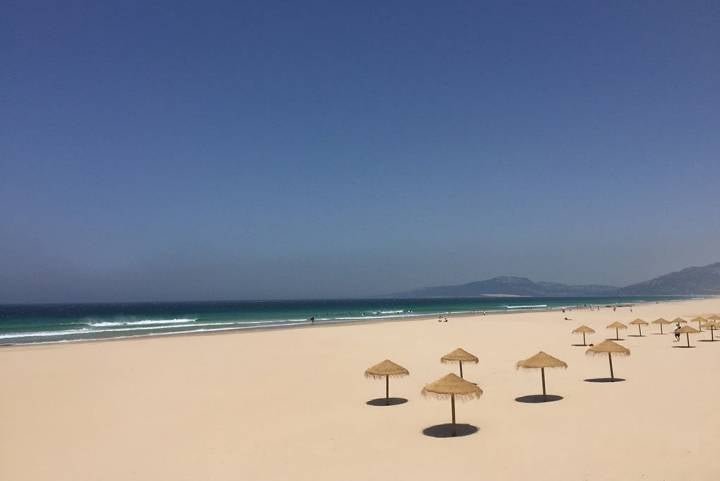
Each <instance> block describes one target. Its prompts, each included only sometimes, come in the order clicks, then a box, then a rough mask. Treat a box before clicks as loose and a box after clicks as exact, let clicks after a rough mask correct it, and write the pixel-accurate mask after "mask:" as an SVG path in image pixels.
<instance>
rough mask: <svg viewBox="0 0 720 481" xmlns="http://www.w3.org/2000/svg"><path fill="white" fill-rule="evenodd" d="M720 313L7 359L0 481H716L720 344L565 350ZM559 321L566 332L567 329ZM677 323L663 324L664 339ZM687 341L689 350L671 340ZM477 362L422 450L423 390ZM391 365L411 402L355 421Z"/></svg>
mask: <svg viewBox="0 0 720 481" xmlns="http://www.w3.org/2000/svg"><path fill="white" fill-rule="evenodd" d="M708 312H720V299H710V300H702V301H686V302H677V303H663V304H647V305H643V306H639V307H635V308H634V312H633V313H630V312H629V310H628V309H618V311H617V312H615V313H613V312H612V310H609V309H604V310H602V311H601V312H589V311H582V312H572V313H568V314H561V313H558V312H552V313H530V314H525V313H516V314H511V315H503V316H499V315H498V316H486V317H465V318H456V319H451V320H450V322H448V323H438V322H436V321H435V320H423V321H404V322H391V323H378V324H369V325H368V324H365V325H354V326H353V325H345V326H332V327H321V326H314V327H310V328H307V329H293V330H283V331H264V332H250V333H248V332H244V333H231V334H222V335H194V336H176V337H166V338H152V339H143V340H125V341H113V342H93V343H79V344H61V345H48V346H28V347H12V348H3V349H0V380H1V381H2V392H0V480H2V481H23V480H48V481H49V480H54V481H62V480H67V481H85V480H87V481H95V480H118V481H119V480H123V481H127V480H155V481H165V480H173V481H179V480H193V481H199V480H247V481H254V480H258V481H259V480H313V481H320V480H425V479H427V480H433V481H437V480H438V479H456V478H459V477H462V478H471V479H486V480H522V479H533V480H538V481H539V480H623V481H625V480H640V479H647V480H678V481H681V480H682V481H685V480H713V481H715V480H718V479H720V455H718V453H719V448H720V410H719V409H718V406H719V403H720V383H718V378H717V369H718V367H719V366H720V342H717V343H709V342H698V341H699V339H706V338H708V337H709V334H708V333H705V332H703V333H702V334H700V335H695V336H691V340H692V343H693V344H694V345H696V346H697V348H695V349H676V348H673V346H675V345H676V344H674V343H673V342H672V340H673V337H672V336H671V335H665V336H658V335H652V334H650V332H655V331H656V330H657V328H656V326H651V327H650V329H648V331H649V332H648V334H649V335H648V336H646V337H643V338H635V337H627V334H628V333H635V330H634V329H631V330H629V331H626V332H625V333H624V335H623V336H622V337H625V338H626V341H624V342H623V344H624V345H626V346H627V347H629V348H630V349H631V351H632V355H631V356H630V357H628V358H624V359H623V358H616V359H615V361H614V365H615V373H616V375H617V376H619V377H621V378H625V379H627V381H625V382H617V383H590V382H584V381H583V379H585V378H596V377H605V376H607V375H608V363H607V358H606V357H590V356H586V355H585V348H582V347H573V346H571V344H572V343H575V342H578V341H580V340H581V337H580V336H574V335H571V334H570V331H571V330H572V329H573V328H575V327H577V326H578V325H580V324H583V323H584V324H588V325H589V326H591V327H593V328H595V329H596V330H597V331H598V333H597V334H596V335H594V336H591V337H590V340H593V341H598V340H600V339H604V338H606V337H610V336H611V334H614V332H612V333H611V332H610V331H608V330H606V329H604V327H605V325H607V324H609V323H610V322H612V321H615V320H620V321H623V322H626V323H627V322H628V321H630V320H632V319H634V318H636V317H641V318H644V319H646V320H648V321H649V320H652V319H655V318H657V317H660V316H662V317H665V318H666V319H672V318H674V317H676V316H678V315H680V316H695V315H698V314H703V313H708ZM565 315H567V316H568V317H571V318H572V319H573V320H572V321H565V320H563V317H564V316H565ZM670 329H671V327H668V330H670ZM683 341H684V338H683ZM456 347H463V348H465V349H467V350H468V351H470V352H472V353H474V354H476V355H477V356H479V357H480V364H479V365H467V366H466V367H465V377H466V379H468V380H471V381H473V382H477V383H478V384H479V385H480V386H481V387H482V388H483V390H484V391H485V394H484V395H483V397H482V398H481V399H480V400H476V401H468V402H459V403H458V406H457V414H458V422H464V423H471V424H473V425H475V426H477V427H478V428H479V431H478V432H477V433H475V434H472V435H470V436H466V437H460V438H449V439H437V438H431V437H428V436H425V435H423V434H422V430H423V429H424V428H426V427H428V426H432V425H435V424H440V423H446V422H448V421H449V417H450V405H449V401H439V400H435V399H425V398H423V397H422V396H421V395H420V390H421V388H422V386H423V385H424V384H425V383H428V382H430V381H433V380H435V379H437V378H438V377H440V376H442V375H444V374H446V373H447V372H450V371H453V372H456V371H455V369H456V366H454V365H445V364H441V363H440V362H439V358H440V356H441V355H443V354H445V353H447V352H449V351H450V350H452V349H454V348H456ZM538 350H544V351H546V352H548V353H549V354H551V355H554V356H556V357H559V358H560V359H563V360H564V361H566V362H567V363H568V364H569V368H568V369H567V370H549V371H548V373H547V382H548V391H549V393H552V394H558V395H562V396H564V399H562V400H560V401H558V402H552V403H546V404H524V403H519V402H516V401H515V400H514V399H515V398H516V397H518V396H522V395H528V394H537V393H539V392H540V389H541V387H540V374H539V372H536V371H517V370H516V369H515V362H516V361H517V360H519V359H523V358H526V357H529V356H530V355H532V354H535V353H536V352H537V351H538ZM385 358H390V359H392V360H394V361H396V362H398V363H399V364H401V365H403V366H405V367H407V368H408V369H409V370H410V373H411V375H410V376H409V377H407V378H404V379H400V380H393V381H391V386H390V387H391V395H395V396H402V397H406V398H407V399H408V400H409V402H408V403H406V404H402V405H398V406H391V407H374V406H368V405H366V404H365V402H366V401H367V400H369V399H371V398H375V397H379V396H381V395H382V394H383V393H384V382H382V381H373V380H369V379H365V378H364V377H363V372H364V370H365V369H366V368H367V367H368V366H370V365H371V364H375V363H377V362H379V361H381V360H383V359H385Z"/></svg>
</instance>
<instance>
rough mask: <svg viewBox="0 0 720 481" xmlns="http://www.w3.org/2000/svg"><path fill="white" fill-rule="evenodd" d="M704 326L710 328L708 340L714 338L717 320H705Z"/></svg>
mask: <svg viewBox="0 0 720 481" xmlns="http://www.w3.org/2000/svg"><path fill="white" fill-rule="evenodd" d="M705 327H706V328H707V329H710V341H714V340H715V329H717V328H718V323H717V321H714V320H713V321H707V322H706V323H705Z"/></svg>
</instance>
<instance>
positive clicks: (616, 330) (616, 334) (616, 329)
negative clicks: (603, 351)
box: [615, 327, 620, 341]
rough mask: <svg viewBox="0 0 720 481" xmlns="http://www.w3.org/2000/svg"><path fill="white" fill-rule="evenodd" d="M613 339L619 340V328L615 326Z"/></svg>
mask: <svg viewBox="0 0 720 481" xmlns="http://www.w3.org/2000/svg"><path fill="white" fill-rule="evenodd" d="M615 340H616V341H619V340H620V329H618V328H617V327H616V328H615Z"/></svg>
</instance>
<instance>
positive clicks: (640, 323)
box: [630, 319, 648, 336]
mask: <svg viewBox="0 0 720 481" xmlns="http://www.w3.org/2000/svg"><path fill="white" fill-rule="evenodd" d="M630 324H632V325H635V326H637V327H638V332H639V333H640V335H641V336H642V326H647V325H648V323H647V322H646V321H643V320H642V319H635V320H634V321H631V322H630Z"/></svg>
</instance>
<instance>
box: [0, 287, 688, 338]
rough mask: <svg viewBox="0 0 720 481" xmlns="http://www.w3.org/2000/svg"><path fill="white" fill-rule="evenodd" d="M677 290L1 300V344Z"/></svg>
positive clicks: (579, 301) (557, 304)
mask: <svg viewBox="0 0 720 481" xmlns="http://www.w3.org/2000/svg"><path fill="white" fill-rule="evenodd" d="M672 299H679V298H677V297H644V298H643V297H563V298H540V297H495V298H490V297H487V298H458V299H451V298H433V299H333V300H304V301H242V302H237V301H228V302H153V303H124V304H117V303H115V304H110V303H107V304H52V305H50V304H47V305H40V304H30V305H0V345H7V344H27V343H48V342H68V341H85V340H95V339H110V338H123V337H137V336H157V335H169V334H183V333H192V332H211V331H228V330H245V329H259V328H288V327H294V326H304V325H309V324H312V323H313V321H311V320H310V319H311V318H314V323H315V324H328V323H344V322H358V321H372V320H381V319H412V318H414V317H420V316H438V315H452V314H458V313H480V312H488V313H493V312H512V311H523V310H528V311H530V310H545V309H560V308H563V307H568V308H572V307H576V306H584V305H595V306H598V305H601V306H612V305H616V304H635V303H641V302H656V301H661V300H672Z"/></svg>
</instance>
